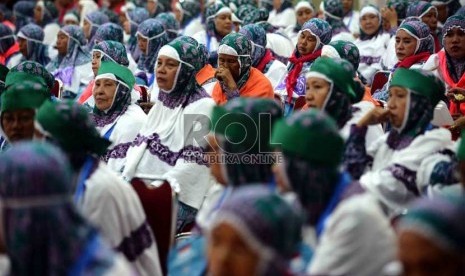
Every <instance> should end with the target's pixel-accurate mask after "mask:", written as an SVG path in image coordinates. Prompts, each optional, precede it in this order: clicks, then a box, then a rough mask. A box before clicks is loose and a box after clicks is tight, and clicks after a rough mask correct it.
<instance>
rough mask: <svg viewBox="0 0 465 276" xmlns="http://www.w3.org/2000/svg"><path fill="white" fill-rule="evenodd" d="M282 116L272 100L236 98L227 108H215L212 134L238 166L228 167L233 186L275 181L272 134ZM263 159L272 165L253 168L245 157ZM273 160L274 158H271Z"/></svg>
mask: <svg viewBox="0 0 465 276" xmlns="http://www.w3.org/2000/svg"><path fill="white" fill-rule="evenodd" d="M281 116H282V110H281V108H280V107H279V105H278V104H277V103H276V102H275V101H273V100H270V99H257V98H235V99H233V100H231V101H228V102H227V103H226V104H225V105H223V106H215V107H214V108H213V111H212V116H211V122H212V124H211V127H210V129H211V131H212V132H213V133H215V134H217V135H218V136H219V137H224V139H221V140H220V141H223V143H221V142H220V144H221V147H222V148H223V149H224V154H225V155H226V156H227V157H228V158H229V157H231V159H234V158H236V157H237V158H239V160H237V162H235V161H233V162H232V163H231V164H230V163H227V164H226V171H227V174H228V180H229V183H228V184H229V185H231V186H241V185H244V184H250V183H268V182H269V181H270V180H271V177H272V172H271V165H272V164H271V162H272V160H271V156H272V155H273V153H272V150H271V147H270V134H271V130H272V127H273V124H274V122H276V121H277V120H278V119H279V118H281ZM252 155H253V156H263V157H264V158H267V160H268V161H264V162H260V163H256V164H254V165H253V166H251V162H250V160H249V161H247V160H245V159H243V158H242V157H243V156H247V157H251V156H252ZM268 157H270V158H268Z"/></svg>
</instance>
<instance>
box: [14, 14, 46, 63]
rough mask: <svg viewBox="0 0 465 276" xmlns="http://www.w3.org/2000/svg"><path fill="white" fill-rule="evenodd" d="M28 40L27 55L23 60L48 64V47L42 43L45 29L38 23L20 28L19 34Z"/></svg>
mask: <svg viewBox="0 0 465 276" xmlns="http://www.w3.org/2000/svg"><path fill="white" fill-rule="evenodd" d="M17 36H18V37H20V38H23V39H26V40H27V56H25V57H23V60H30V61H35V62H38V63H40V64H41V65H43V66H46V65H47V64H48V63H49V62H50V58H49V57H48V47H47V46H46V45H45V44H43V43H42V41H43V40H44V31H43V30H42V28H41V27H39V26H38V25H36V24H33V23H31V24H27V25H26V26H24V27H22V28H21V29H20V30H19V33H18V35H17Z"/></svg>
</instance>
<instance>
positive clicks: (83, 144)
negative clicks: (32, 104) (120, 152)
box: [36, 100, 111, 155]
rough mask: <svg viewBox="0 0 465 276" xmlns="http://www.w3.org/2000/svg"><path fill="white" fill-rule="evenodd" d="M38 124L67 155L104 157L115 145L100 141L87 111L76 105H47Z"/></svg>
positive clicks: (38, 118)
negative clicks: (76, 153)
mask: <svg viewBox="0 0 465 276" xmlns="http://www.w3.org/2000/svg"><path fill="white" fill-rule="evenodd" d="M36 121H37V122H38V123H39V125H40V126H41V127H42V129H43V130H44V131H45V132H46V133H49V134H50V135H51V136H52V138H53V139H55V140H56V141H58V143H59V145H60V146H61V147H62V148H63V149H64V150H65V151H67V152H89V153H94V154H97V155H102V154H104V153H105V152H106V150H107V148H108V146H109V145H110V144H111V142H110V141H108V140H106V139H104V138H102V137H100V133H99V132H98V131H97V129H96V128H95V125H94V122H93V121H92V117H91V116H90V114H89V113H88V112H87V110H86V109H85V108H83V107H82V106H80V105H79V104H77V103H74V102H73V101H66V100H65V101H61V102H52V101H48V102H46V103H44V104H43V105H42V106H41V107H40V109H39V110H38V111H37V114H36Z"/></svg>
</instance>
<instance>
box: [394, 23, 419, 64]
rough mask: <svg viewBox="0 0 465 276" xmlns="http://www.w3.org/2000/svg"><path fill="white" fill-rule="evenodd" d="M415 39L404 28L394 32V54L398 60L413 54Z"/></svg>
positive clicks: (415, 44)
mask: <svg viewBox="0 0 465 276" xmlns="http://www.w3.org/2000/svg"><path fill="white" fill-rule="evenodd" d="M417 43H418V42H417V40H416V39H415V38H414V37H413V36H411V35H409V34H408V33H407V32H406V31H404V30H399V31H398V32H397V33H396V56H397V59H398V60H399V61H402V60H404V59H405V58H407V57H410V56H413V55H414V54H415V49H416V48H417Z"/></svg>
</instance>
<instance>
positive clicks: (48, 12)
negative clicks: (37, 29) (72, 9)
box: [36, 0, 58, 27]
mask: <svg viewBox="0 0 465 276" xmlns="http://www.w3.org/2000/svg"><path fill="white" fill-rule="evenodd" d="M37 6H40V7H41V8H42V20H41V21H40V25H41V26H42V27H45V25H47V24H50V23H52V22H57V21H58V9H57V8H56V6H55V3H53V2H52V1H47V0H45V1H43V0H39V1H38V2H37ZM36 23H37V22H36Z"/></svg>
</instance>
